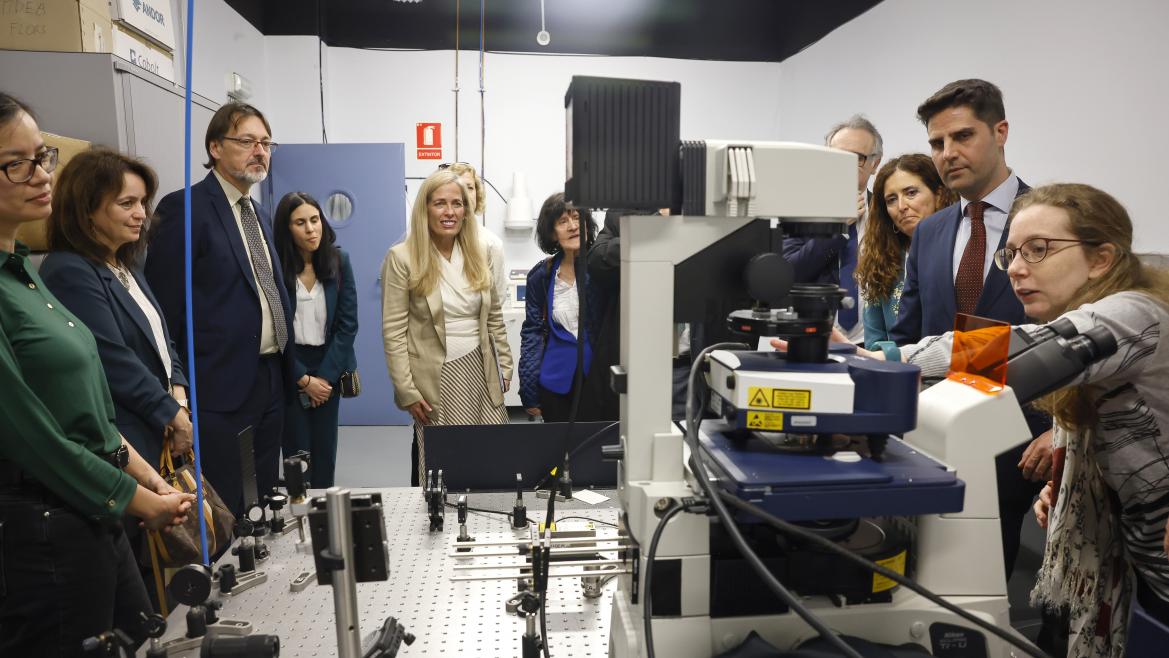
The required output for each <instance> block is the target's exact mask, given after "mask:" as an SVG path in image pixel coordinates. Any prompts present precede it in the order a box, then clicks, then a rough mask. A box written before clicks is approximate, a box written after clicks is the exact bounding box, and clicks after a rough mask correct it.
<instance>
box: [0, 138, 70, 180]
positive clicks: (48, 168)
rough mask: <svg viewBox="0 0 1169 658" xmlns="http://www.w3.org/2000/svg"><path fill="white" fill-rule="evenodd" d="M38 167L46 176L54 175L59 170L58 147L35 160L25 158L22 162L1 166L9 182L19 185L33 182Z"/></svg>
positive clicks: (50, 149) (43, 153)
mask: <svg viewBox="0 0 1169 658" xmlns="http://www.w3.org/2000/svg"><path fill="white" fill-rule="evenodd" d="M37 165H40V167H41V169H44V170H45V173H46V174H51V173H53V171H54V170H56V169H57V147H56V146H50V147H48V148H46V149H45V150H44V151H41V153H40V155H38V156H36V157H35V158H24V159H22V160H13V161H12V162H9V163H8V164H6V165H3V166H0V169H2V170H3V171H4V175H5V176H7V177H8V180H9V181H11V182H13V183H16V184H17V185H19V184H20V183H27V182H29V181H30V180H32V175H33V174H34V173H36V168H37Z"/></svg>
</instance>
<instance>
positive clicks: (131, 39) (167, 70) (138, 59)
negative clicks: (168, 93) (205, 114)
mask: <svg viewBox="0 0 1169 658" xmlns="http://www.w3.org/2000/svg"><path fill="white" fill-rule="evenodd" d="M0 1H2V0H0ZM112 32H113V36H114V49H113V51H112V52H113V53H114V54H115V55H117V56H118V57H121V58H122V59H124V60H126V61H127V62H130V63H131V64H133V65H134V66H137V67H138V68H140V69H143V70H145V71H150V72H151V73H153V74H155V75H157V76H161V77H163V78H166V79H167V80H169V81H171V82H174V81H175V60H174V57H171V55H170V53H166V52H163V51H161V50H159V49H158V48H155V47H154V46H153V45H152V44H150V43H149V42H147V41H146V39H143V38H142V37H140V36H138V35H137V34H135V33H133V32H128V31H126V30H123V29H121V28H120V27H118V26H116V25H115V26H114V28H113V30H112Z"/></svg>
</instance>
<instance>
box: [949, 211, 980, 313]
mask: <svg viewBox="0 0 1169 658" xmlns="http://www.w3.org/2000/svg"><path fill="white" fill-rule="evenodd" d="M984 210H986V202H985V201H974V202H972V203H971V204H970V240H969V241H968V242H967V243H966V251H963V252H962V261H961V262H959V263H958V278H956V279H955V280H954V292H955V293H956V296H957V298H958V312H959V313H969V314H973V313H974V307H975V306H978V298H979V297H980V296H981V295H982V270H983V267H984V264H985V262H986V225H985V224H983V223H982V213H983V211H984Z"/></svg>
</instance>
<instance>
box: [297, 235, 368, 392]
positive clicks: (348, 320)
mask: <svg viewBox="0 0 1169 658" xmlns="http://www.w3.org/2000/svg"><path fill="white" fill-rule="evenodd" d="M338 279H339V280H338ZM293 285H296V284H295V282H293ZM318 285H322V286H324V290H325V307H326V308H327V309H328V310H327V316H326V319H325V346H326V347H327V349H326V351H325V357H324V358H323V359H321V365H319V366H317V367H316V368H315V369H314V370H312V371H310V370H308V369H307V368H305V367H304V364H302V363H301V362H300V360H299V359H296V360H295V365H294V366H293V371H292V380H293V381H296V380H298V379H300V378H301V377H303V376H304V375H306V374H308V375H313V376H316V377H320V378H321V379H323V380H325V381H327V382H329V383H330V384H332V385H333V386H336V385H337V381H338V380H339V379H341V373H343V372H345V371H346V370H355V369H356V368H357V355H356V354H354V352H353V339H354V338H356V337H357V284H356V283H354V281H353V267H352V266H351V265H350V264H349V254H347V253H345V252H344V251H341V270H340V276H339V277H338V278H334V279H331V280H329V281H321V282H319V283H318ZM289 302H290V304H291V306H292V313H291V314H290V315H289V317H293V316H295V315H296V294H295V293H293V294H291V295H289Z"/></svg>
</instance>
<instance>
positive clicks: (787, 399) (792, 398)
mask: <svg viewBox="0 0 1169 658" xmlns="http://www.w3.org/2000/svg"><path fill="white" fill-rule="evenodd" d="M747 406H748V407H750V408H752V409H811V408H812V391H810V390H807V389H796V388H772V387H770V386H751V387H748V388H747Z"/></svg>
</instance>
